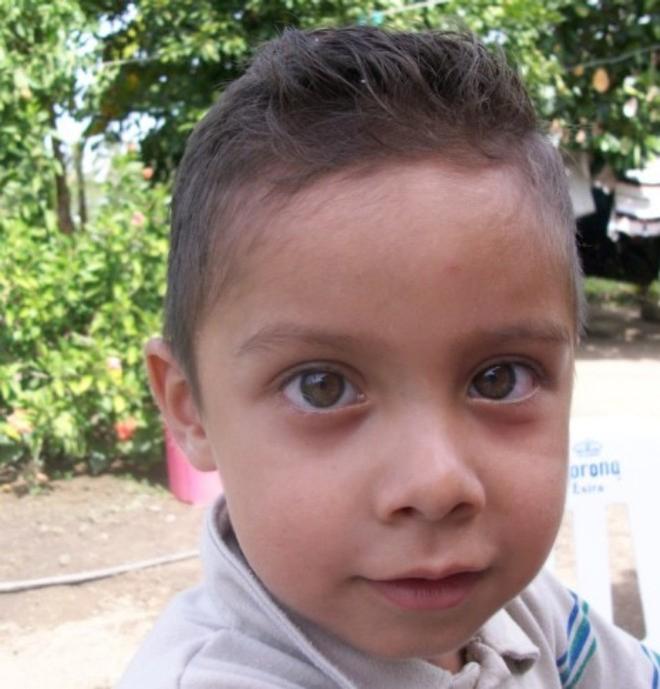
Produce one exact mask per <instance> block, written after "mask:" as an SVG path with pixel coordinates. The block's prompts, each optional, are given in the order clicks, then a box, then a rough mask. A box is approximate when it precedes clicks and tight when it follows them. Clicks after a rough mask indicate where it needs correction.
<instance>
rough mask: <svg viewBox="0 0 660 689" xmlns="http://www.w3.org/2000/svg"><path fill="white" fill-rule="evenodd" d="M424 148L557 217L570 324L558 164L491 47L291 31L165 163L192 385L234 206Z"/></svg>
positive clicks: (169, 325) (565, 209)
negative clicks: (519, 189) (498, 179)
mask: <svg viewBox="0 0 660 689" xmlns="http://www.w3.org/2000/svg"><path fill="white" fill-rule="evenodd" d="M430 156H438V157H440V158H444V159H447V160H448V161H451V162H456V163H459V164H463V165H470V164H472V165H483V164H484V163H485V162H487V161H493V162H504V163H513V164H514V165H516V166H518V167H519V168H521V169H522V171H523V173H524V174H525V177H526V179H527V180H528V181H529V184H530V188H531V189H533V190H534V191H535V192H536V193H537V194H538V199H539V213H543V214H546V213H548V214H549V216H550V222H549V225H551V226H556V227H557V228H558V231H549V232H548V233H547V234H548V239H549V241H550V242H552V244H553V245H554V246H557V247H559V248H560V251H561V254H562V257H563V258H565V259H566V261H567V266H568V267H569V271H567V272H569V273H570V274H568V275H567V279H568V282H569V287H570V290H571V294H572V296H573V299H574V304H575V312H576V326H578V327H579V323H580V322H581V315H580V313H579V311H580V307H579V304H580V286H579V283H580V276H581V271H580V266H579V260H578V257H577V252H576V248H575V237H574V219H573V214H572V209H571V204H570V199H569V196H568V191H567V184H566V179H565V172H564V167H563V164H562V161H561V157H560V156H559V154H558V152H557V151H556V150H555V148H554V147H553V145H552V143H551V142H550V140H549V139H548V138H547V137H546V136H545V135H544V133H543V131H542V128H541V126H540V124H539V121H538V119H537V116H536V113H535V110H534V107H533V105H532V103H531V101H530V98H529V96H528V94H527V92H526V90H525V87H524V86H523V84H522V82H521V80H520V78H519V77H518V75H517V73H516V72H515V70H513V69H512V68H511V67H510V66H509V65H508V64H507V62H506V59H505V58H504V57H503V55H502V54H501V52H498V51H496V52H490V51H489V50H487V49H486V48H485V47H484V45H482V44H481V43H480V42H479V41H478V40H477V39H476V38H475V37H474V36H473V35H471V34H469V33H457V32H438V31H428V32H421V33H413V32H389V31H383V30H380V29H377V28H374V27H365V26H360V27H347V28H341V29H321V30H316V31H308V32H305V31H299V30H294V29H291V30H286V31H285V32H284V33H283V34H282V35H281V36H280V37H279V38H277V39H275V40H273V41H270V42H269V43H266V44H265V45H264V46H263V47H262V48H261V49H260V50H259V51H258V52H257V53H256V56H255V57H254V59H253V61H252V63H251V64H250V66H249V68H248V69H247V71H246V72H245V74H244V75H243V76H241V77H240V78H239V79H237V80H236V81H234V82H233V83H231V84H230V85H229V86H228V88H227V89H226V90H225V92H224V93H223V94H222V96H221V97H220V99H219V100H218V102H217V103H216V104H215V105H214V106H213V107H212V108H211V110H210V111H209V112H208V113H207V115H206V116H205V117H204V118H203V119H202V121H201V122H200V123H199V124H198V126H197V127H196V129H195V130H194V132H193V133H192V135H191V136H190V139H189V141H188V144H187V147H186V152H185V154H184V157H183V159H182V161H181V164H180V166H179V169H178V173H177V178H176V184H175V190H174V196H173V203H172V234H171V248H170V259H169V274H168V289H167V297H166V314H165V337H166V339H167V340H168V341H169V343H170V345H171V347H172V350H173V352H174V354H175V356H176V357H177V359H178V361H179V362H180V364H181V365H182V366H183V368H184V370H185V371H186V374H187V375H188V377H189V379H190V381H191V383H192V385H193V389H194V390H195V391H197V383H196V380H197V377H196V367H195V351H194V350H195V346H194V343H195V335H196V333H197V331H198V328H199V325H200V323H201V321H202V319H203V317H204V314H205V313H206V309H207V308H208V307H209V305H210V304H212V303H214V301H215V298H217V294H218V289H220V286H221V285H222V284H224V282H225V280H226V279H227V276H228V275H229V272H230V270H231V268H232V266H231V263H232V261H231V260H230V259H231V256H232V246H233V243H234V242H233V240H234V239H235V238H236V234H237V233H236V232H232V230H233V229H235V228H236V226H237V225H238V223H237V222H236V220H237V219H240V215H241V212H242V211H241V205H242V206H243V207H244V208H246V207H250V206H251V207H254V205H255V204H258V197H259V195H260V194H263V192H264V191H265V192H266V194H267V195H268V194H271V195H272V194H275V195H277V194H283V195H284V197H288V196H290V195H291V194H294V193H295V192H296V191H298V190H300V189H302V188H303V187H305V186H306V185H309V184H311V183H312V182H314V181H315V180H317V179H318V178H320V177H322V176H323V175H327V174H330V173H332V172H337V171H340V170H349V169H351V168H356V167H357V168H360V166H373V165H379V164H381V163H383V162H389V161H393V160H394V161H395V160H405V159H415V158H424V157H425V158H428V157H430ZM262 198H263V196H262Z"/></svg>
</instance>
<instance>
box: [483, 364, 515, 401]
mask: <svg viewBox="0 0 660 689" xmlns="http://www.w3.org/2000/svg"><path fill="white" fill-rule="evenodd" d="M515 385H516V375H515V373H514V371H513V366H508V365H507V366H503V365H498V366H491V367H490V368H487V369H486V370H485V371H484V372H483V373H481V374H480V375H479V376H477V378H476V380H475V381H474V387H475V388H476V390H477V392H478V393H479V394H480V395H483V396H484V397H488V398H490V399H495V400H499V399H502V398H504V397H507V396H508V395H509V394H511V391H512V390H513V388H514V387H515Z"/></svg>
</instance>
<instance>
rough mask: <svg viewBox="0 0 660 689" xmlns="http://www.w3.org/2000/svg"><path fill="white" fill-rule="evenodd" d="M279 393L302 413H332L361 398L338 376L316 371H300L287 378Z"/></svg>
mask: <svg viewBox="0 0 660 689" xmlns="http://www.w3.org/2000/svg"><path fill="white" fill-rule="evenodd" d="M282 392H283V393H284V396H285V397H286V398H287V399H288V400H289V402H291V403H292V404H293V405H295V406H296V407H298V408H299V409H302V410H304V411H332V410H335V409H338V408H341V407H346V406H348V405H351V404H356V403H357V402H360V401H361V400H362V398H363V395H362V394H361V393H360V392H359V391H358V390H357V389H356V388H355V386H353V385H352V384H351V383H350V382H349V381H348V380H346V378H345V377H344V376H343V375H342V374H341V373H337V372H336V371H332V370H328V369H320V368H319V369H307V370H305V371H300V372H299V373H297V374H296V375H294V376H293V377H292V378H289V380H288V381H287V382H286V383H285V385H284V387H283V388H282Z"/></svg>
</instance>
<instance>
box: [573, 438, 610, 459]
mask: <svg viewBox="0 0 660 689" xmlns="http://www.w3.org/2000/svg"><path fill="white" fill-rule="evenodd" d="M602 449H603V445H602V443H599V442H598V441H597V440H593V439H592V438H587V440H581V441H580V442H579V443H575V444H574V445H573V450H574V452H575V453H576V454H577V456H578V457H596V456H598V455H599V454H600V451H601V450H602Z"/></svg>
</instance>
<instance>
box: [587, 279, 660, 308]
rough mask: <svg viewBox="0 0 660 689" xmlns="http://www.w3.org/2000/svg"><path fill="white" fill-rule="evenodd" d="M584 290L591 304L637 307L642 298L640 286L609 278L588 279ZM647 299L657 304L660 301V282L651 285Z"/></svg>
mask: <svg viewBox="0 0 660 689" xmlns="http://www.w3.org/2000/svg"><path fill="white" fill-rule="evenodd" d="M584 289H585V293H586V295H587V301H588V302H589V303H590V304H612V305H616V306H635V305H638V304H639V303H640V300H641V297H642V291H641V288H640V287H639V285H633V284H631V283H629V282H619V281H617V280H609V279H607V278H596V277H588V278H586V280H585V284H584ZM647 298H650V299H652V300H654V301H655V302H658V301H660V280H656V281H655V282H653V283H652V284H651V285H650V287H649V289H648V295H647Z"/></svg>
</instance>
